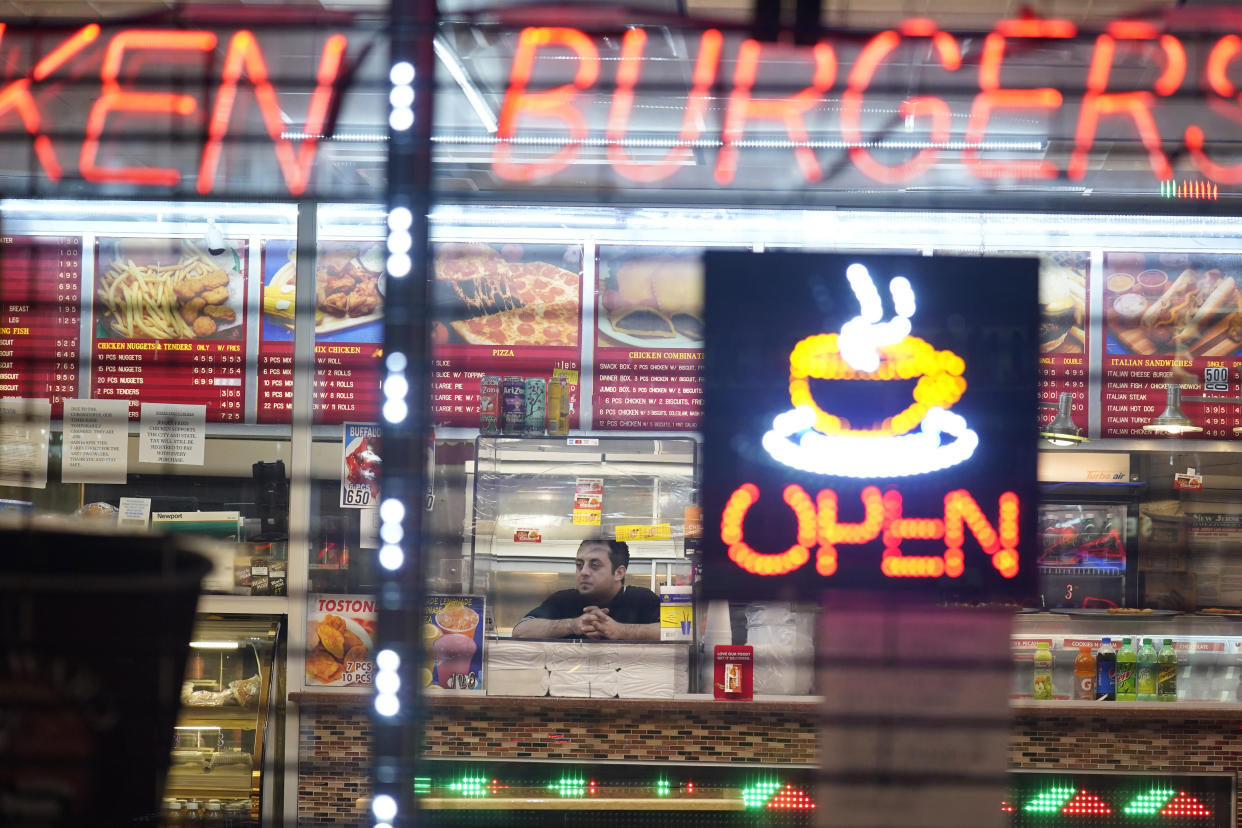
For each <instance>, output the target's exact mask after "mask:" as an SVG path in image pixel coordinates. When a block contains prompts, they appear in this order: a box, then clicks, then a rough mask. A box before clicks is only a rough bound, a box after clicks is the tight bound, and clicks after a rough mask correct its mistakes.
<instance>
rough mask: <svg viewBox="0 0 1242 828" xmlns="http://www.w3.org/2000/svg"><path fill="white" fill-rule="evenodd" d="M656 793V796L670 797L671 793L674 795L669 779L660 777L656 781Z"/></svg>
mask: <svg viewBox="0 0 1242 828" xmlns="http://www.w3.org/2000/svg"><path fill="white" fill-rule="evenodd" d="M655 792H656V796H668V795H669V794H670V793H672V786H671V785H669V782H668V780H667V779H665V778H664V777H660V778H659V779H657V780H656V783H655Z"/></svg>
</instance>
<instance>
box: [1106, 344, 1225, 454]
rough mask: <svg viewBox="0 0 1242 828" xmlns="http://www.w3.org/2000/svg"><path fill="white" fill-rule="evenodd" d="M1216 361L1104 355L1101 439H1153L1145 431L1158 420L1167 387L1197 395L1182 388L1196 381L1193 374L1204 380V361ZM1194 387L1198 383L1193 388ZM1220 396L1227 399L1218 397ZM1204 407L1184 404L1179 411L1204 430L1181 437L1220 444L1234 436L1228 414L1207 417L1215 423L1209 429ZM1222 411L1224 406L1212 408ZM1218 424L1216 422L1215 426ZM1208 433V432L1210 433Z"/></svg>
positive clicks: (1218, 412)
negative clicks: (1202, 377)
mask: <svg viewBox="0 0 1242 828" xmlns="http://www.w3.org/2000/svg"><path fill="white" fill-rule="evenodd" d="M1209 361H1211V362H1220V361H1219V360H1201V359H1183V358H1175V357H1161V356H1155V357H1136V356H1113V355H1108V354H1106V355H1105V356H1104V370H1103V372H1102V374H1103V376H1102V381H1101V384H1100V391H1101V395H1102V397H1103V399H1102V400H1101V401H1100V426H1101V435H1102V436H1104V437H1152V436H1154V435H1153V434H1152V432H1150V431H1145V430H1144V429H1143V426H1144V425H1146V424H1148V423H1150V422H1151V421H1152V420H1154V419H1155V418H1156V417H1157V416H1159V415H1160V414H1161V413H1162V412H1163V411H1164V408H1165V404H1166V402H1167V396H1166V393H1165V386H1166V385H1168V384H1176V385H1181V386H1183V389H1184V390H1183V393H1185V394H1190V395H1192V396H1198V395H1199V394H1200V391H1199V389H1196V388H1193V387H1192V388H1191V389H1190V390H1185V389H1186V384H1187V382H1195V380H1194V376H1195V373H1196V368H1197V373H1198V374H1199V376H1202V375H1203V369H1204V368H1205V367H1206V363H1207V362H1209ZM1236 375H1237V371H1236V369H1235V370H1234V377H1235V379H1234V383H1235V384H1234V387H1235V388H1236V387H1237V385H1236V382H1237V380H1236ZM1196 384H1197V383H1196ZM1221 396H1222V397H1223V396H1226V395H1225V394H1221ZM1204 405H1206V404H1204V403H1191V402H1184V403H1183V404H1182V410H1183V411H1184V412H1185V413H1186V414H1187V415H1188V416H1189V417H1190V418H1191V420H1192V421H1194V422H1195V424H1196V425H1200V426H1203V427H1204V429H1205V431H1203V432H1194V433H1189V434H1184V435H1179V436H1182V437H1200V438H1202V437H1209V436H1210V437H1212V438H1213V439H1220V438H1225V437H1233V436H1234V435H1233V432H1232V431H1231V430H1230V428H1231V427H1232V426H1231V425H1230V423H1229V422H1227V421H1228V420H1230V418H1231V414H1229V413H1226V412H1225V411H1224V410H1220V411H1216V412H1215V413H1213V414H1211V415H1210V417H1211V418H1212V420H1213V422H1212V424H1211V425H1209V424H1208V423H1207V422H1205V421H1204V417H1205V416H1208V415H1207V411H1206V410H1205V409H1203V408H1202V407H1203V406H1204ZM1215 408H1216V409H1224V408H1226V407H1225V406H1215ZM1216 420H1220V422H1216ZM1207 429H1210V431H1211V433H1210V434H1209V433H1208V431H1207Z"/></svg>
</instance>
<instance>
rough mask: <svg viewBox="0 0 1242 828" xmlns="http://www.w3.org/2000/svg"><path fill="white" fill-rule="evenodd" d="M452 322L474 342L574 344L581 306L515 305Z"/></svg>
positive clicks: (576, 341)
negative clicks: (516, 306)
mask: <svg viewBox="0 0 1242 828" xmlns="http://www.w3.org/2000/svg"><path fill="white" fill-rule="evenodd" d="M450 325H451V327H452V329H453V330H454V331H455V332H456V333H457V335H458V336H460V337H461V338H462V339H463V340H465V341H466V343H467V344H470V345H544V346H558V345H559V346H573V345H576V344H577V343H578V306H577V305H576V304H572V305H571V304H568V303H559V304H554V305H540V306H532V307H524V308H512V309H509V310H503V311H500V312H498V313H493V314H488V315H487V316H476V317H474V318H472V319H460V320H457V321H456V322H452V323H450Z"/></svg>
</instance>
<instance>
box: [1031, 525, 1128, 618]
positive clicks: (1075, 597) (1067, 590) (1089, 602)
mask: <svg viewBox="0 0 1242 828" xmlns="http://www.w3.org/2000/svg"><path fill="white" fill-rule="evenodd" d="M1126 511H1127V507H1126V506H1125V504H1116V503H1113V504H1091V503H1086V504H1083V503H1075V504H1068V503H1066V504H1056V503H1041V504H1040V505H1039V557H1038V559H1037V560H1038V565H1039V592H1040V600H1041V603H1042V605H1043V606H1044V607H1045V608H1050V607H1082V608H1091V607H1095V608H1108V607H1121V606H1125V601H1126V534H1127V533H1126V523H1127V519H1126Z"/></svg>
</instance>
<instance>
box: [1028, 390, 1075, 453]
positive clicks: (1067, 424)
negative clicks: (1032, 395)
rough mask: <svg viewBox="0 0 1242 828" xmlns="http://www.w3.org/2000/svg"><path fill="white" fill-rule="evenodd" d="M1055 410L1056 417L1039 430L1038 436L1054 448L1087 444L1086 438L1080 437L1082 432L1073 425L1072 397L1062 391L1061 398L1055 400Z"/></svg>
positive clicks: (1045, 404)
mask: <svg viewBox="0 0 1242 828" xmlns="http://www.w3.org/2000/svg"><path fill="white" fill-rule="evenodd" d="M1040 405H1041V406H1047V407H1049V408H1051V407H1052V404H1051V403H1040ZM1056 409H1057V416H1055V417H1053V419H1052V422H1050V423H1048V425H1046V426H1044V427H1043V428H1042V429H1041V430H1040V432H1039V436H1040V437H1043V438H1044V439H1045V440H1047V441H1048V442H1049V443H1052V444H1053V445H1054V446H1074V445H1077V444H1079V443H1085V442H1087V438H1086V437H1084V436H1082V430H1081V429H1079V428H1078V426H1076V425H1074V416H1073V410H1074V395H1073V394H1071V393H1070V392H1068V391H1062V392H1061V396H1060V397H1059V398H1057V404H1056Z"/></svg>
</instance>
